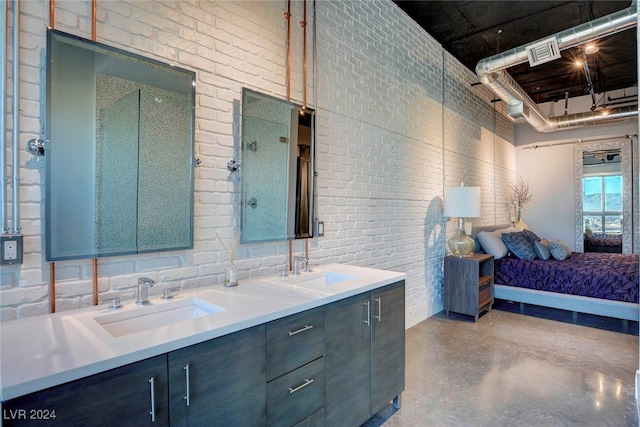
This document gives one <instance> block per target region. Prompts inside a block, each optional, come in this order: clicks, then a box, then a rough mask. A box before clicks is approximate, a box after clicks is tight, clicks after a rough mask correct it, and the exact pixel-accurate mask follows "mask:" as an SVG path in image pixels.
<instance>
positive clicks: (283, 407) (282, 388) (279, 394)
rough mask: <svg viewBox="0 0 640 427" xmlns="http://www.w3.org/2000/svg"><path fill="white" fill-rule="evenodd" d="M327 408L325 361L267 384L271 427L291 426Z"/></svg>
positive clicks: (313, 363) (314, 363)
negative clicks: (325, 405) (325, 397)
mask: <svg viewBox="0 0 640 427" xmlns="http://www.w3.org/2000/svg"><path fill="white" fill-rule="evenodd" d="M323 406H324V357H321V358H320V359H317V360H315V361H313V362H311V363H308V364H306V365H304V366H301V367H300V368H298V369H296V370H295V371H293V372H289V373H288V374H286V375H283V376H281V377H280V378H278V379H275V380H273V381H271V382H269V383H268V384H267V420H268V424H269V426H291V425H293V424H295V423H297V422H299V421H302V420H304V419H305V418H307V417H308V416H309V415H311V414H313V413H314V412H316V411H318V410H319V409H320V408H322V407H323Z"/></svg>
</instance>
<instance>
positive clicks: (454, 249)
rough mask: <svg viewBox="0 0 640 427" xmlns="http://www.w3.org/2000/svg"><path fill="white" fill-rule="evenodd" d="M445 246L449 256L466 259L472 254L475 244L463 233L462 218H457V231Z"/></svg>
mask: <svg viewBox="0 0 640 427" xmlns="http://www.w3.org/2000/svg"><path fill="white" fill-rule="evenodd" d="M447 245H449V249H450V250H451V255H454V256H457V257H467V256H469V255H471V254H473V249H474V248H475V246H476V242H475V241H474V240H473V239H472V238H471V237H469V236H467V233H465V232H464V218H458V230H457V231H456V234H454V235H453V237H451V238H450V239H449V240H447Z"/></svg>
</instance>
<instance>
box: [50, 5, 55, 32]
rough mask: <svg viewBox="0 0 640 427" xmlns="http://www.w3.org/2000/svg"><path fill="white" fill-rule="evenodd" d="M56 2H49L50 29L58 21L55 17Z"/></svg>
mask: <svg viewBox="0 0 640 427" xmlns="http://www.w3.org/2000/svg"><path fill="white" fill-rule="evenodd" d="M53 2H54V0H49V27H51V28H53V27H55V25H56V21H55V19H54V17H53V15H54V13H53V12H54V10H55V6H54V4H53Z"/></svg>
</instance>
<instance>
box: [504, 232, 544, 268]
mask: <svg viewBox="0 0 640 427" xmlns="http://www.w3.org/2000/svg"><path fill="white" fill-rule="evenodd" d="M502 241H503V242H504V244H505V245H506V246H507V248H508V249H509V251H510V252H511V253H512V254H514V255H515V256H517V257H518V258H520V259H526V260H529V261H531V260H532V259H536V252H535V251H534V250H533V244H532V243H531V242H530V241H529V239H528V238H527V234H526V233H524V232H522V231H519V232H517V233H507V234H503V235H502Z"/></svg>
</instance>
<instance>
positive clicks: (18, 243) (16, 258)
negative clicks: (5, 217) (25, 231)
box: [0, 234, 22, 265]
mask: <svg viewBox="0 0 640 427" xmlns="http://www.w3.org/2000/svg"><path fill="white" fill-rule="evenodd" d="M12 264H22V235H21V234H2V235H0V265H12Z"/></svg>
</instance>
